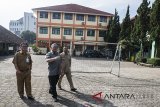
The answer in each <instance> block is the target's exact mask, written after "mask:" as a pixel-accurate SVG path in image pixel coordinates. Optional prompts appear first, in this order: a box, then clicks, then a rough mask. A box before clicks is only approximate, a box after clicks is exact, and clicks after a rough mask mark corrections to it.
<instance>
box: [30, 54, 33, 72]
mask: <svg viewBox="0 0 160 107" xmlns="http://www.w3.org/2000/svg"><path fill="white" fill-rule="evenodd" d="M29 60H30V70H32V63H33V61H32V58H31V55H30V54H29Z"/></svg>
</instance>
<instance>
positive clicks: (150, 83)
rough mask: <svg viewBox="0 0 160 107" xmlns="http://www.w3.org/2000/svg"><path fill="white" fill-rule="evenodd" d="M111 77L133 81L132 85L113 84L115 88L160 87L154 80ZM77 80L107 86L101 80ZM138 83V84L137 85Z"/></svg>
mask: <svg viewBox="0 0 160 107" xmlns="http://www.w3.org/2000/svg"><path fill="white" fill-rule="evenodd" d="M72 73H98V74H100V73H104V74H107V73H110V72H81V71H79V72H76V71H75V72H72ZM111 75H115V76H117V78H119V79H124V80H123V81H132V82H131V83H132V84H131V83H130V84H125V85H124V84H112V85H111V86H114V87H145V86H147V87H148V86H158V87H159V86H160V83H159V82H157V81H154V80H147V79H137V78H132V77H125V76H119V77H118V75H116V74H113V73H111ZM72 76H73V75H72ZM83 77H84V76H83ZM76 78H79V79H86V80H89V81H92V82H96V83H101V84H103V83H104V84H105V82H104V81H101V80H98V79H97V80H96V79H93V78H85V77H84V78H81V77H76ZM133 81H134V82H133ZM137 82H138V83H137ZM139 82H142V83H139Z"/></svg>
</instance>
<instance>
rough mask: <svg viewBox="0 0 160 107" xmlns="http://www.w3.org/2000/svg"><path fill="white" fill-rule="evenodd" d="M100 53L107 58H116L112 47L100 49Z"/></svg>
mask: <svg viewBox="0 0 160 107" xmlns="http://www.w3.org/2000/svg"><path fill="white" fill-rule="evenodd" d="M100 53H101V54H102V55H103V56H104V57H105V58H108V59H113V58H114V53H115V51H114V50H112V49H105V48H104V49H102V50H100Z"/></svg>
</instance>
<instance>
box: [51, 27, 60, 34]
mask: <svg viewBox="0 0 160 107" xmlns="http://www.w3.org/2000/svg"><path fill="white" fill-rule="evenodd" d="M52 34H55V35H60V28H54V27H52Z"/></svg>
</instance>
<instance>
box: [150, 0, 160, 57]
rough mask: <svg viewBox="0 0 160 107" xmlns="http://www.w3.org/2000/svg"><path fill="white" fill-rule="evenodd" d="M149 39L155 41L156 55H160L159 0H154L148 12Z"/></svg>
mask: <svg viewBox="0 0 160 107" xmlns="http://www.w3.org/2000/svg"><path fill="white" fill-rule="evenodd" d="M150 17H151V19H150V34H151V40H152V41H155V48H156V51H157V52H156V55H155V56H156V57H160V0H155V2H154V3H153V5H152V9H151V13H150Z"/></svg>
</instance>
